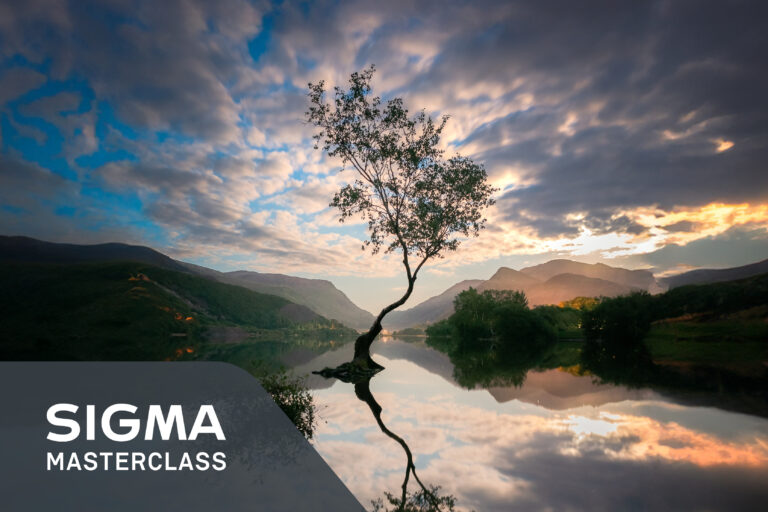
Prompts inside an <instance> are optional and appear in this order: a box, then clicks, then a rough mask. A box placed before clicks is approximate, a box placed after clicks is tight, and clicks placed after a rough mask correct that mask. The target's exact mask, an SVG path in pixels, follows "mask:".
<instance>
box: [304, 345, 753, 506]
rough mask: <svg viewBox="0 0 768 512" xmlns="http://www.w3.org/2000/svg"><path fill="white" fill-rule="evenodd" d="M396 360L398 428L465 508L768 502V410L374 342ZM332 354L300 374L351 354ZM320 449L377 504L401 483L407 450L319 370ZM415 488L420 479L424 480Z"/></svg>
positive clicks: (391, 366) (394, 424) (392, 407)
mask: <svg viewBox="0 0 768 512" xmlns="http://www.w3.org/2000/svg"><path fill="white" fill-rule="evenodd" d="M374 349H375V350H374V351H375V355H374V359H376V360H377V361H379V362H380V363H382V364H383V365H384V366H385V367H386V370H384V371H383V372H381V373H380V374H378V375H376V376H375V377H374V378H373V379H371V381H370V391H371V393H372V395H373V396H374V397H375V400H376V402H378V404H380V405H381V407H382V408H383V411H382V413H381V419H382V421H383V423H384V424H385V425H386V427H387V428H388V429H390V430H391V431H392V432H394V433H396V434H397V435H398V436H400V437H402V438H403V439H404V440H405V441H406V442H407V443H408V446H409V447H410V449H411V451H412V452H413V455H414V462H415V465H416V467H417V469H418V475H419V476H420V478H421V480H422V481H423V482H424V483H425V484H432V485H440V486H441V488H442V489H441V492H443V493H448V494H452V495H454V496H455V497H456V499H457V505H458V506H457V510H471V509H474V510H476V511H478V512H482V511H510V510H764V505H765V503H766V502H768V420H766V419H765V418H762V417H758V416H752V415H748V414H740V413H735V412H729V411H725V410H722V409H718V408H715V407H702V406H691V405H686V404H685V403H682V399H681V398H679V397H678V398H675V397H671V396H667V395H665V394H662V393H659V392H657V391H654V390H651V389H628V388H626V387H623V386H616V385H611V384H600V383H597V382H596V381H595V378H594V377H590V376H582V375H576V374H572V373H569V372H567V371H562V370H557V369H556V370H547V371H543V372H536V371H531V372H529V373H528V374H527V376H526V378H525V381H524V383H523V385H522V386H520V387H516V386H500V387H491V388H489V389H472V390H468V389H464V388H462V387H460V386H459V385H458V384H456V383H455V381H454V379H453V366H452V365H451V362H450V360H449V359H448V357H447V356H445V355H443V354H441V353H440V352H437V351H435V350H433V349H431V348H429V347H427V346H425V345H424V344H423V343H406V342H403V341H398V340H391V339H390V340H388V341H387V342H386V343H383V342H381V341H377V343H376V344H375V345H374ZM350 355H351V347H350V346H346V347H343V348H342V349H339V350H336V351H332V352H327V353H325V354H323V355H321V356H319V357H317V358H315V359H313V360H311V361H309V362H305V363H304V364H302V365H300V366H297V367H296V368H295V372H297V373H299V374H305V373H309V372H310V371H311V370H316V369H320V368H322V367H324V366H335V365H336V364H338V363H340V362H343V361H345V360H349V358H350ZM308 384H309V385H310V387H312V388H313V389H314V395H315V399H316V402H317V405H318V407H319V417H320V422H319V425H318V430H317V433H316V441H315V447H316V448H317V450H318V451H319V452H320V454H321V455H322V456H323V458H324V459H325V460H326V461H327V462H328V464H329V465H330V466H331V467H332V468H333V469H334V471H335V472H336V473H337V474H338V475H339V476H340V477H341V479H342V480H343V481H344V482H345V483H346V484H347V486H348V487H349V488H350V490H351V491H352V492H353V493H354V494H355V496H356V497H357V498H358V499H359V500H360V502H361V503H363V504H364V505H366V506H368V505H369V504H370V501H371V500H372V499H376V498H379V497H382V495H383V491H390V492H393V493H398V492H399V490H400V486H401V484H402V481H403V476H404V473H405V463H406V457H405V453H404V451H403V449H402V448H401V447H400V446H399V445H398V444H397V443H396V442H395V441H394V440H393V439H391V438H390V437H387V436H386V435H384V433H382V431H381V429H380V428H379V426H378V425H377V422H376V419H375V417H374V415H373V414H372V412H371V408H370V407H368V406H367V405H366V403H364V402H362V401H360V400H359V399H358V397H357V396H356V395H355V392H354V389H353V385H352V384H346V383H343V382H339V381H336V380H326V379H323V378H321V377H318V376H311V377H310V378H309V379H308ZM409 489H412V490H417V489H418V487H417V486H416V484H415V482H413V479H411V484H410V486H409Z"/></svg>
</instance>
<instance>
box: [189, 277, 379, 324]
mask: <svg viewBox="0 0 768 512" xmlns="http://www.w3.org/2000/svg"><path fill="white" fill-rule="evenodd" d="M184 265H185V266H186V268H187V269H189V270H191V271H192V272H195V273H197V274H200V275H203V276H206V277H208V278H210V279H215V280H217V281H220V282H222V283H229V284H234V285H237V286H243V287H245V288H248V289H249V290H253V291H256V292H259V293H268V294H270V295H277V296H278V297H282V298H284V299H288V300H290V301H291V302H295V303H296V304H301V305H303V306H307V307H308V308H310V309H311V310H312V311H314V312H316V313H318V314H319V315H322V316H324V317H325V318H329V319H333V320H337V321H339V322H341V323H343V324H344V325H346V326H348V327H353V328H355V329H367V328H368V327H370V326H371V324H373V320H374V317H373V315H372V314H371V313H369V312H368V311H365V310H364V309H361V308H359V307H358V306H357V305H355V303H353V302H352V301H351V300H349V297H347V296H346V295H345V294H344V292H342V291H341V290H339V289H338V288H336V287H335V286H334V285H333V283H331V282H330V281H326V280H324V279H306V278H303V277H294V276H286V275H283V274H265V273H261V272H250V271H247V270H237V271H234V272H218V271H216V270H212V269H209V268H205V267H200V266H198V265H193V264H191V263H184Z"/></svg>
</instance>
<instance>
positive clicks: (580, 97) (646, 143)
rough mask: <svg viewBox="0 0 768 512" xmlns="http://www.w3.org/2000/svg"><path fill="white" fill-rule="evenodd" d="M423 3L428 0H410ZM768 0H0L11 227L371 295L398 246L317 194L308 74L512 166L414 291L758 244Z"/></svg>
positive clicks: (499, 173) (3, 139) (751, 249)
mask: <svg viewBox="0 0 768 512" xmlns="http://www.w3.org/2000/svg"><path fill="white" fill-rule="evenodd" d="M414 4H418V5H414ZM766 11H768V8H766V6H765V4H763V3H762V2H746V1H734V2H707V1H690V2H688V1H683V0H679V1H678V0H675V1H655V2H651V1H649V2H621V3H618V2H612V1H605V2H599V1H594V2H571V1H568V0H563V1H560V2H556V1H552V2H550V1H539V2H482V1H471V2H456V1H451V0H447V1H439V2H428V1H424V2H399V1H397V0H391V1H388V2H379V1H372V2H362V1H356V2H344V1H333V2H306V3H294V2H279V3H276V4H269V3H259V2H253V3H252V2H247V1H238V0H219V1H216V2H208V1H204V0H200V1H196V0H187V1H163V2H155V1H127V0H110V1H99V2H89V1H85V0H78V1H72V2H65V1H54V0H51V1H38V0H27V1H24V2H4V3H3V4H0V234H7V235H13V234H22V235H28V236H34V237H37V238H42V239H46V240H52V241H66V242H81V243H96V242H105V241H123V242H129V243H139V244H145V245H150V246H152V247H154V248H156V249H158V250H161V251H163V252H166V253H168V254H170V255H172V256H174V257H177V258H181V259H184V260H187V261H192V262H195V263H199V264H203V265H208V266H211V267H214V268H217V269H221V270H233V269H240V268H245V269H250V270H256V271H269V272H280V273H289V274H294V275H300V276H306V277H323V278H326V279H330V280H332V281H333V282H334V283H335V284H336V285H337V286H338V287H339V288H341V289H342V290H343V291H345V292H346V293H347V294H348V295H349V296H350V297H351V298H352V299H353V300H354V301H356V302H357V303H359V304H360V305H361V306H363V307H365V308H368V309H371V310H373V309H377V308H379V307H381V306H382V305H384V303H386V302H387V301H388V300H389V299H390V298H393V297H395V296H396V295H397V293H398V290H400V289H402V287H403V282H402V281H403V277H402V272H401V268H400V267H399V266H398V265H399V263H398V261H397V259H396V258H386V257H382V256H380V255H377V256H369V255H366V254H365V253H363V252H362V251H361V250H360V245H361V240H362V239H364V237H365V229H364V226H363V225H359V224H358V225H355V224H344V225H340V224H339V223H338V219H337V217H336V216H335V213H334V211H332V210H330V209H329V208H328V203H329V201H330V198H331V197H332V195H333V192H334V191H335V190H336V189H338V187H339V186H340V185H341V184H343V183H344V182H345V180H348V179H350V177H351V174H350V171H344V172H339V165H338V162H335V161H330V160H328V159H327V158H325V157H324V156H323V155H322V154H321V153H319V152H318V151H315V150H313V147H312V141H311V135H312V129H311V127H310V126H308V125H306V124H305V123H304V121H303V120H304V112H305V111H306V109H307V100H306V90H307V89H306V88H307V83H308V82H314V81H317V80H320V79H323V80H326V81H327V82H328V83H330V84H340V85H343V84H344V83H345V82H346V79H347V78H348V77H349V74H350V73H351V72H352V71H355V70H360V69H362V68H364V67H367V66H368V65H369V64H372V63H373V64H375V65H376V67H377V69H378V72H377V75H376V78H375V82H374V87H375V92H376V93H377V94H380V95H382V96H383V97H384V98H385V99H386V98H392V97H396V96H400V97H402V98H404V100H405V102H406V105H407V106H408V107H409V108H410V109H411V110H412V111H418V110H419V109H422V108H423V109H426V111H427V113H430V114H432V115H435V116H438V115H444V114H449V115H450V116H451V120H450V123H449V125H448V127H447V129H446V132H445V134H444V137H443V140H442V144H443V146H444V147H445V149H446V150H447V151H448V153H453V152H460V153H461V154H463V155H466V156H470V157H472V158H473V159H475V160H476V161H477V162H479V163H482V164H483V165H485V167H486V169H487V171H488V173H489V176H490V178H491V181H492V182H493V183H494V184H495V186H497V187H498V188H499V189H500V190H499V192H498V194H497V195H498V197H497V204H496V206H495V207H494V208H493V209H492V210H490V211H489V212H488V218H489V222H488V229H486V230H485V231H484V232H483V233H482V235H481V236H480V238H478V239H475V240H472V241H469V242H467V243H465V244H464V245H462V247H461V248H460V249H459V251H458V252H456V253H454V254H452V255H450V257H448V258H446V259H445V260H441V261H438V262H435V263H433V264H432V265H431V266H429V267H427V268H426V272H425V273H424V274H423V277H422V278H421V279H420V282H419V284H418V285H417V292H416V294H415V296H414V297H413V298H412V299H411V301H412V302H413V303H416V302H418V301H419V300H420V299H424V298H426V297H429V296H430V295H434V294H435V293H438V292H440V291H442V290H443V289H445V288H447V287H448V286H450V285H451V284H453V283H454V282H456V281H458V280H460V279H466V278H487V277H490V275H491V274H492V273H493V272H494V271H495V269H496V268H498V267H499V266H501V265H506V266H510V267H513V268H520V267H523V266H526V265H529V264H535V263H540V262H543V261H546V260H548V259H552V258H555V257H568V258H573V259H579V260H581V261H588V262H595V261H604V262H606V263H609V264H614V265H621V266H627V267H632V268H641V267H643V268H650V267H653V268H654V269H655V270H657V271H658V272H660V273H662V272H673V271H679V270H681V269H686V268H692V267H702V266H720V267H722V266H733V265H739V264H744V263H749V262H752V261H756V260H759V259H763V258H765V257H766V255H768V231H767V228H768V172H767V171H768V170H767V169H766V164H765V162H766V161H768V95H766V93H765V91H766V90H768V66H766V65H765V55H766V54H767V53H768V44H767V43H768V41H767V37H766V35H765V31H764V30H763V29H764V20H765V19H766V17H767V16H768V12H766Z"/></svg>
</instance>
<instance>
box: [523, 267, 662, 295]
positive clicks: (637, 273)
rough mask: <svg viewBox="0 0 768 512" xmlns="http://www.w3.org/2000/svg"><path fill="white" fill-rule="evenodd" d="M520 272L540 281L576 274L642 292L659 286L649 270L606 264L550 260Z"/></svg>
mask: <svg viewBox="0 0 768 512" xmlns="http://www.w3.org/2000/svg"><path fill="white" fill-rule="evenodd" d="M520 272H522V273H523V274H526V275H528V276H531V277H535V278H536V279H538V280H540V281H546V280H547V279H550V278H552V277H554V276H556V275H559V274H575V275H580V276H584V277H592V278H595V279H602V280H604V281H611V282H613V283H617V284H620V285H624V286H627V287H630V288H637V289H641V290H649V291H654V290H652V288H653V287H654V286H656V285H657V283H656V279H655V278H654V277H653V274H652V273H651V272H650V271H648V270H628V269H625V268H621V267H611V266H608V265H606V264H604V263H594V264H590V263H580V262H578V261H571V260H563V259H559V260H550V261H548V262H546V263H542V264H541V265H534V266H532V267H527V268H524V269H522V270H521V271H520ZM657 291H661V290H657Z"/></svg>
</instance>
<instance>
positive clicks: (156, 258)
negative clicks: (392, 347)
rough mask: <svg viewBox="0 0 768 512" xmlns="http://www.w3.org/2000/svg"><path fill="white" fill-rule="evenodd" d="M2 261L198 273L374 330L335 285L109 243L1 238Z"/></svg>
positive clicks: (365, 313) (370, 320)
mask: <svg viewBox="0 0 768 512" xmlns="http://www.w3.org/2000/svg"><path fill="white" fill-rule="evenodd" d="M0 261H3V262H17V263H60V264H74V263H88V262H102V263H103V262H117V261H130V262H137V263H146V264H149V265H154V266H156V267H160V268H164V269H168V270H174V271H177V272H185V273H193V274H197V275H198V276H202V277H206V278H208V279H214V280H216V281H219V282H222V283H227V284H233V285H237V286H243V287H245V288H248V289H250V290H252V291H255V292H259V293H266V294H271V295H276V296H278V297H282V298H284V299H287V300H289V301H291V302H293V303H295V304H298V305H301V306H306V307H308V308H310V309H311V310H312V311H314V312H315V313H316V314H318V315H320V316H323V317H325V318H328V319H334V320H337V321H339V322H341V323H343V324H344V325H347V326H349V327H354V328H356V329H364V328H368V327H370V325H371V324H372V323H373V319H374V317H373V315H372V314H371V313H369V312H368V311H365V310H363V309H361V308H359V307H357V306H356V305H355V304H354V303H353V302H352V301H351V300H349V298H348V297H347V296H346V295H344V293H343V292H342V291H341V290H339V289H338V288H336V287H335V286H334V285H333V284H332V283H331V282H330V281H325V280H321V279H304V278H301V277H293V276H287V275H282V274H262V273H258V272H248V271H236V272H219V271H216V270H213V269H210V268H206V267H202V266H199V265H194V264H191V263H185V262H181V261H177V260H174V259H172V258H170V257H168V256H166V255H164V254H162V253H160V252H158V251H155V250H154V249H150V248H149V247H143V246H137V245H128V244H121V243H108V244H97V245H77V244H60V243H53V242H44V241H41V240H35V239H33V238H28V237H23V236H0Z"/></svg>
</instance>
